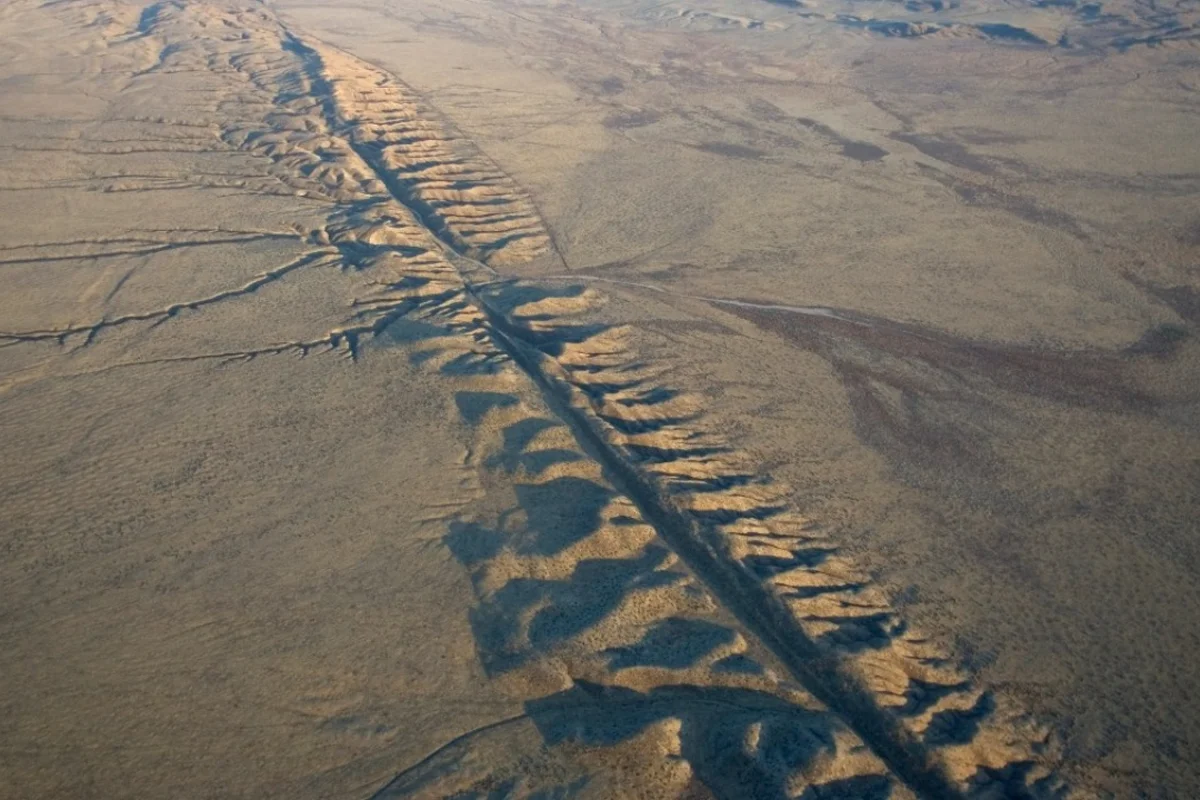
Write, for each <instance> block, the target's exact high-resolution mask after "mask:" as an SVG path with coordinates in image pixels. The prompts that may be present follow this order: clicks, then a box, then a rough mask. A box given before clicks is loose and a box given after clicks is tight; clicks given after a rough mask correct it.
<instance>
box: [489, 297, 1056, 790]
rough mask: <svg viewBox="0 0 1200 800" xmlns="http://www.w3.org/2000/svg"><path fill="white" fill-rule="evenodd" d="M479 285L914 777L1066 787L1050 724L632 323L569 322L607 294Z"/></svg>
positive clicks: (776, 642)
mask: <svg viewBox="0 0 1200 800" xmlns="http://www.w3.org/2000/svg"><path fill="white" fill-rule="evenodd" d="M479 292H480V295H481V297H482V298H483V302H484V304H485V306H486V307H487V308H488V309H490V315H491V316H490V318H491V320H492V322H493V324H495V325H496V326H497V327H498V328H500V329H501V330H502V331H503V332H504V335H505V336H506V337H507V338H508V339H509V340H510V341H511V342H512V343H513V346H514V347H515V348H516V349H517V350H518V353H519V352H520V351H521V350H522V349H524V350H525V351H526V352H525V354H524V356H523V357H522V356H521V355H519V354H518V355H517V359H518V360H519V361H524V362H525V363H526V365H527V368H529V369H536V370H537V371H538V372H539V373H540V374H541V376H542V380H544V381H545V382H546V383H547V385H549V386H551V387H553V390H554V391H558V392H560V393H561V395H562V398H563V400H564V403H565V404H566V405H567V406H568V407H569V408H570V409H572V411H573V416H574V419H575V420H576V421H577V423H578V424H579V425H580V426H586V428H587V429H588V432H589V434H590V435H592V436H594V437H595V441H596V445H595V447H596V448H597V449H599V450H602V451H603V452H604V453H605V454H607V456H608V459H609V460H608V464H609V466H610V468H612V469H613V471H614V472H616V473H617V474H620V475H622V476H623V477H624V479H625V481H627V484H628V485H629V487H630V491H631V494H632V495H633V496H635V497H637V498H638V499H639V501H640V503H641V506H642V508H643V509H644V511H645V512H646V513H647V515H648V516H649V517H651V518H652V519H653V521H654V522H655V524H656V525H657V526H658V527H659V529H660V530H662V531H664V534H665V535H666V536H667V538H668V539H669V540H671V541H672V542H673V545H674V546H675V547H676V549H677V551H679V552H681V553H683V554H685V559H686V560H687V561H688V563H689V564H691V565H692V567H693V568H694V569H695V570H696V571H697V572H698V573H699V574H700V575H702V576H704V578H705V579H706V581H707V583H708V584H709V585H710V586H712V587H713V588H714V591H715V593H716V594H717V595H718V597H719V598H720V599H721V601H722V602H723V603H724V604H725V605H726V606H727V607H729V608H731V609H733V610H734V611H735V612H736V613H738V614H739V616H741V617H742V619H744V620H747V621H748V624H750V625H751V626H752V627H753V629H754V630H755V632H756V633H757V634H758V635H759V636H760V637H761V638H762V639H763V640H764V641H766V642H768V643H769V644H770V646H772V647H773V649H775V651H776V653H777V654H778V655H780V657H781V658H783V659H784V661H785V662H786V663H788V665H789V667H791V669H792V671H793V673H794V674H795V675H796V676H797V677H798V678H799V679H800V680H801V681H802V682H803V683H804V684H805V685H806V687H808V688H810V689H811V690H812V691H813V692H814V694H816V695H817V696H818V697H821V698H822V699H823V700H825V701H826V702H829V703H830V704H831V705H832V706H834V707H836V708H838V710H840V711H842V712H843V713H844V714H845V715H846V716H847V717H848V718H851V719H853V720H854V721H855V724H856V729H857V730H859V731H861V732H863V734H864V736H865V738H867V739H868V741H869V743H871V744H872V746H873V747H875V748H876V749H877V751H879V752H881V753H885V754H886V756H887V758H888V760H889V763H891V764H892V765H893V766H894V767H896V768H897V769H898V771H900V772H901V773H902V774H904V775H905V777H906V778H907V779H908V780H909V781H910V783H911V784H912V785H914V787H915V788H917V789H918V790H920V791H922V792H923V793H925V794H928V795H930V796H955V795H962V796H970V797H1058V796H1063V795H1065V793H1066V790H1065V788H1064V787H1063V785H1062V784H1061V782H1060V780H1059V779H1058V778H1057V777H1056V775H1055V774H1054V771H1053V765H1054V763H1055V761H1056V757H1057V753H1056V748H1055V745H1054V743H1053V740H1052V738H1051V736H1050V734H1049V732H1048V731H1047V730H1045V729H1044V728H1042V727H1040V726H1039V725H1038V724H1036V722H1034V721H1033V720H1032V719H1030V718H1028V717H1027V716H1026V715H1024V714H1023V713H1021V711H1020V709H1018V708H1015V707H1014V706H1013V705H1012V704H1011V703H1010V702H1009V701H1008V700H1007V699H1006V698H1005V697H1003V696H999V695H997V694H995V693H993V692H990V691H988V690H986V689H985V688H984V687H980V686H977V685H975V684H974V683H973V682H972V681H971V679H970V677H969V676H968V675H967V674H966V673H965V672H964V671H963V670H961V669H960V668H959V667H958V666H957V665H956V664H955V663H954V661H953V659H951V658H950V657H949V655H948V653H947V652H946V651H945V650H943V649H942V648H940V647H939V646H938V645H937V644H936V643H934V642H932V641H930V640H928V639H927V638H926V637H924V636H923V635H922V634H921V633H920V632H919V631H916V630H914V629H913V628H912V627H911V626H909V625H908V624H906V623H905V621H904V620H903V619H902V618H901V616H900V615H899V613H898V612H897V610H896V609H895V607H894V606H893V604H892V603H891V602H890V601H889V599H888V597H887V596H886V594H885V593H884V592H883V591H881V590H880V589H879V587H877V586H875V585H873V582H872V580H871V579H870V577H869V576H867V575H866V574H864V573H863V572H861V571H860V570H858V569H856V568H855V566H854V564H853V563H852V561H851V560H850V559H848V558H846V557H845V556H844V555H842V554H841V553H840V548H839V547H838V546H837V543H835V542H834V541H832V540H830V539H829V538H828V537H826V536H824V535H822V533H821V530H820V527H819V525H817V524H815V523H814V522H813V521H811V520H807V519H805V518H804V517H803V516H802V515H801V514H799V513H797V512H796V510H795V509H794V501H793V500H792V498H791V496H790V492H789V490H788V488H787V487H785V486H783V485H781V484H780V483H779V482H777V481H773V480H772V479H770V478H769V477H766V476H763V475H761V474H760V473H759V471H758V470H757V469H756V468H755V467H754V465H753V464H751V463H750V462H749V461H748V459H747V458H746V457H745V456H743V455H741V454H739V453H738V452H736V451H735V450H734V449H733V448H731V447H730V446H729V445H728V444H727V443H726V442H724V441H723V440H722V438H721V437H720V436H718V435H715V434H714V433H712V432H710V431H708V430H706V428H705V426H704V424H703V422H702V420H701V409H700V408H699V405H698V403H697V402H696V401H695V400H694V399H693V398H690V397H688V396H687V395H686V394H683V393H680V392H676V391H673V390H671V389H668V388H664V387H663V385H662V384H661V382H660V380H659V379H658V377H657V375H656V371H655V369H654V367H653V366H652V365H650V364H645V363H642V362H640V361H639V360H638V359H637V358H636V356H635V354H634V353H633V351H632V349H631V346H630V339H631V332H630V331H629V330H628V329H626V328H621V327H608V326H601V325H591V324H588V323H587V322H572V321H571V317H572V316H573V315H575V314H584V313H587V312H590V311H593V310H595V309H596V307H597V306H598V305H599V304H601V303H602V302H603V298H602V296H601V295H599V294H598V293H596V292H595V291H594V290H591V289H583V288H580V287H566V288H561V289H545V288H542V287H537V286H534V285H530V284H525V283H501V284H495V285H493V286H485V287H482V288H481V289H480V290H479ZM603 457H604V456H602V458H603Z"/></svg>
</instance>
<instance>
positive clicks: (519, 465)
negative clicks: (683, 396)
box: [363, 270, 912, 800]
mask: <svg viewBox="0 0 1200 800" xmlns="http://www.w3.org/2000/svg"><path fill="white" fill-rule="evenodd" d="M396 309H404V314H403V316H402V317H400V318H398V319H396V320H395V321H394V322H393V323H391V324H390V325H388V326H387V327H386V328H385V329H384V330H382V331H381V332H380V333H379V335H378V337H377V340H376V341H377V342H379V343H383V342H386V343H387V344H388V345H389V346H391V347H401V348H403V349H404V350H405V351H406V352H407V354H408V357H409V358H410V359H411V360H412V361H413V362H414V363H417V364H420V365H421V367H422V368H423V369H426V370H431V371H436V372H437V373H439V374H440V375H441V376H442V377H443V378H445V379H448V380H451V381H453V382H454V385H455V389H456V391H455V406H456V408H457V410H458V414H459V415H460V417H461V419H462V420H463V421H464V422H465V423H466V424H467V425H468V426H469V427H470V429H471V430H472V432H473V440H472V442H471V445H470V447H469V448H468V456H467V459H466V460H467V462H468V465H469V466H470V467H471V468H472V469H473V470H474V471H475V472H476V473H477V474H478V475H479V476H480V477H479V481H480V482H481V483H482V484H483V486H485V487H486V489H487V490H486V491H484V492H481V494H480V497H481V500H480V501H479V502H477V503H475V504H474V505H473V506H472V507H470V508H468V509H465V510H463V511H462V512H460V513H457V514H455V515H454V516H453V517H452V518H450V519H449V520H448V525H447V531H446V535H445V537H444V539H443V541H444V543H445V545H446V547H447V548H448V549H449V550H450V552H451V553H453V554H454V556H455V558H456V559H457V560H458V561H459V562H460V563H461V564H462V565H463V566H464V568H465V569H466V570H467V571H468V573H469V575H470V577H471V582H472V585H473V587H474V591H475V594H476V597H477V598H478V607H477V609H476V611H475V612H474V613H473V615H472V618H471V627H472V629H473V631H474V634H475V639H476V646H477V650H478V654H479V657H480V660H481V662H482V664H483V666H484V669H485V671H486V672H487V673H488V675H489V677H490V678H491V679H492V680H493V681H495V682H496V683H497V684H499V685H501V686H504V687H511V691H512V692H514V693H516V694H518V695H519V696H523V697H527V698H530V699H528V700H526V701H525V703H524V711H523V713H522V714H520V715H519V716H516V717H512V718H507V719H503V720H500V721H498V722H496V723H493V724H490V725H487V726H484V727H483V728H480V729H477V730H472V731H468V732H467V733H465V734H463V735H462V736H460V737H458V738H457V739H455V740H454V741H452V742H449V743H447V744H446V745H444V746H443V747H441V748H439V749H437V750H436V751H434V752H432V753H430V754H429V756H428V757H426V758H425V759H422V760H421V761H420V762H418V763H417V764H414V765H413V766H411V767H409V768H407V769H405V770H403V771H402V772H401V773H400V774H398V775H397V776H396V777H395V779H394V780H392V781H391V782H390V783H389V784H388V785H387V786H385V787H384V788H383V789H381V790H380V792H379V793H378V795H377V796H378V797H381V798H384V797H450V796H476V793H481V794H487V793H492V794H494V795H497V796H526V795H534V794H537V793H539V792H540V793H546V795H547V796H559V795H558V794H555V793H556V792H566V793H569V794H570V796H579V797H627V796H654V797H678V796H694V797H707V796H730V797H774V798H780V797H788V798H817V797H829V796H833V797H840V796H853V797H861V798H876V799H877V800H883V798H889V797H890V798H906V797H912V795H911V794H910V792H909V791H908V789H907V788H906V787H905V786H904V785H903V782H901V781H900V780H898V779H897V778H896V776H895V775H894V774H892V772H891V771H890V770H889V769H888V767H887V766H886V765H885V764H884V762H883V761H882V759H880V758H879V756H878V755H877V754H876V753H874V752H872V750H871V749H870V748H869V747H867V746H866V744H865V743H864V742H863V741H862V739H861V738H860V737H859V736H858V734H857V733H856V732H855V731H854V730H853V728H852V727H851V726H850V725H849V724H848V723H847V722H846V721H845V720H844V719H843V718H841V717H840V716H839V715H838V714H836V713H834V712H832V711H831V710H830V709H829V708H828V707H827V706H825V705H823V704H822V703H821V702H820V701H819V700H817V699H816V698H815V697H813V696H812V694H811V693H809V692H807V691H806V690H804V689H803V688H802V687H800V686H797V685H795V684H794V683H793V682H791V681H790V680H788V678H787V676H786V673H781V671H780V670H779V668H778V666H777V662H776V661H775V660H774V659H773V658H772V656H771V655H770V653H769V651H764V650H763V648H762V646H761V645H760V644H758V643H757V642H756V640H755V638H754V637H753V635H752V634H749V633H747V632H746V631H745V630H744V628H743V627H742V626H741V625H739V624H738V623H737V622H736V621H735V620H733V619H732V618H731V617H730V616H729V615H728V613H727V612H726V611H725V610H724V609H723V608H722V607H721V604H720V602H719V601H718V600H717V599H716V598H715V597H714V596H713V594H712V593H711V592H710V591H709V589H708V588H707V587H706V586H705V585H704V583H703V582H702V581H701V580H698V579H697V577H696V575H695V574H694V573H693V572H692V571H691V570H690V569H689V568H688V566H687V564H686V563H685V561H684V560H683V559H682V558H681V557H680V555H679V554H678V553H677V552H676V551H674V550H673V549H672V547H671V546H670V544H669V543H668V542H667V541H666V540H665V539H664V538H663V537H662V536H661V535H660V533H659V530H658V529H657V527H656V526H654V525H652V524H650V523H649V522H648V521H647V519H646V518H645V517H644V516H643V514H642V512H641V510H640V508H639V504H637V503H635V502H634V501H633V500H632V499H631V498H630V497H629V496H628V495H627V494H625V493H624V492H622V491H621V490H620V489H619V488H618V487H617V486H616V485H615V484H614V483H613V482H612V481H611V480H610V479H609V478H608V477H607V476H606V475H605V469H604V467H603V465H602V463H600V462H599V461H598V460H597V459H595V458H594V457H592V455H591V454H590V453H589V452H588V450H587V449H586V448H584V447H581V445H580V442H579V440H578V438H577V433H576V431H574V430H573V429H572V428H571V426H570V425H569V424H565V423H564V421H563V419H562V418H561V417H560V416H559V415H558V414H557V413H555V409H554V405H553V403H551V404H549V405H548V406H547V405H545V404H543V403H541V402H539V401H538V399H537V395H536V393H535V394H533V395H532V396H531V395H530V394H529V391H528V390H529V382H528V375H527V374H525V373H524V372H523V370H522V369H521V368H520V366H521V365H520V362H521V360H523V357H518V358H516V359H514V358H513V355H512V350H511V348H512V343H511V342H509V341H507V340H506V339H505V336H504V334H502V333H500V332H498V331H497V330H496V328H495V326H494V325H493V323H492V320H491V318H490V316H489V312H488V311H487V310H486V309H485V308H482V307H481V305H480V302H479V300H478V298H477V297H474V296H473V295H472V291H471V290H470V289H469V288H468V287H467V286H466V285H465V284H464V283H463V282H462V281H461V280H460V279H459V278H458V275H457V274H456V273H454V272H452V271H446V270H429V271H426V272H425V273H423V274H413V275H409V276H406V277H405V278H404V279H402V280H400V281H398V282H397V283H396V284H394V285H392V286H388V287H380V293H379V296H378V297H376V298H375V299H374V302H373V303H371V304H370V305H369V306H365V307H364V312H363V316H364V317H366V318H371V317H380V318H382V317H385V316H386V315H389V314H392V313H394V312H395V310H396Z"/></svg>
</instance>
